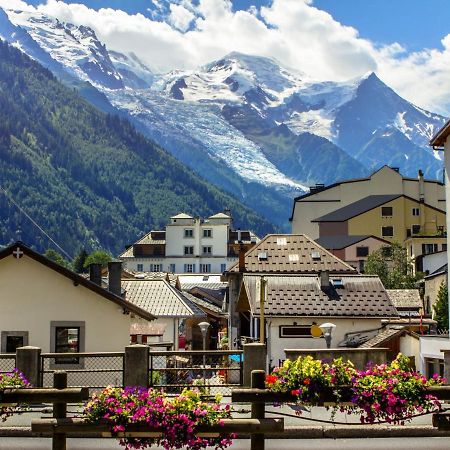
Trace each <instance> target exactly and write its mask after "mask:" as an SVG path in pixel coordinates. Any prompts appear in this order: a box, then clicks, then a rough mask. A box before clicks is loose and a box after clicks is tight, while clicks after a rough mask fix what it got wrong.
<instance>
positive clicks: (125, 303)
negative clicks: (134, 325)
mask: <svg viewBox="0 0 450 450" xmlns="http://www.w3.org/2000/svg"><path fill="white" fill-rule="evenodd" d="M18 250H19V251H22V252H23V253H24V254H25V255H27V256H28V257H30V258H32V259H34V260H35V261H37V262H39V263H41V264H43V265H44V266H47V267H48V268H49V269H51V270H54V271H55V272H58V273H59V274H61V275H63V276H65V277H66V278H69V279H71V280H72V281H73V283H74V284H75V285H78V284H79V285H81V286H84V287H85V288H87V289H89V290H91V291H92V292H95V293H96V294H98V295H100V296H101V297H103V298H105V299H106V300H109V301H111V302H113V303H115V304H117V305H119V306H121V307H122V308H123V309H124V310H127V311H130V312H132V313H134V314H136V315H137V316H139V317H142V318H143V319H146V320H154V319H155V318H156V317H155V316H154V315H152V314H151V313H150V312H149V311H147V310H146V309H142V308H140V307H139V306H138V305H135V304H133V303H132V302H130V301H129V300H128V299H126V300H125V299H124V298H122V297H119V296H118V295H115V294H113V293H112V292H110V291H108V290H107V289H105V288H103V287H101V286H99V285H97V284H95V283H93V282H92V281H90V280H89V279H88V278H85V277H84V276H82V275H80V274H78V273H76V272H73V271H72V270H70V269H67V268H66V267H63V266H60V265H59V264H57V263H55V262H54V261H52V260H51V259H48V258H46V257H45V256H44V255H41V254H40V253H38V252H36V251H34V250H32V249H31V248H29V247H27V246H26V245H25V244H24V243H23V242H20V241H18V242H15V243H14V244H12V245H10V246H9V247H6V248H5V249H3V250H2V251H0V259H3V258H7V257H8V256H11V257H13V256H14V255H13V252H16V251H18ZM49 289H51V287H50V286H49Z"/></svg>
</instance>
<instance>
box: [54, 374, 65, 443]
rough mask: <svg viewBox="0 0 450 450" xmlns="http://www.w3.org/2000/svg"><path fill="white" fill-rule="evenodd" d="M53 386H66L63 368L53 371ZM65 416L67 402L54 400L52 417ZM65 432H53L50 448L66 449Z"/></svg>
mask: <svg viewBox="0 0 450 450" xmlns="http://www.w3.org/2000/svg"><path fill="white" fill-rule="evenodd" d="M53 387H54V388H56V389H65V388H66V387H67V372H64V371H63V370H56V371H55V372H54V373H53ZM66 417H67V403H64V402H55V403H53V418H54V419H65V418H66ZM66 437H67V436H66V434H65V433H58V432H56V431H55V432H54V433H53V439H52V450H66V441H67V439H66Z"/></svg>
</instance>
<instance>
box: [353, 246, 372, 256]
mask: <svg viewBox="0 0 450 450" xmlns="http://www.w3.org/2000/svg"><path fill="white" fill-rule="evenodd" d="M363 249H364V251H365V253H366V254H365V255H360V254H359V251H360V250H363ZM368 256H369V246H368V245H360V246H358V247H356V257H357V258H367V257H368Z"/></svg>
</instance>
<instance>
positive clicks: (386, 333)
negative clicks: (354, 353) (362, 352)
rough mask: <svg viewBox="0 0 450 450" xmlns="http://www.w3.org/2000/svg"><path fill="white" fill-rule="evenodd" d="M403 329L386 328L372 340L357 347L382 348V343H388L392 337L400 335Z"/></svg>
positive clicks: (400, 327)
mask: <svg viewBox="0 0 450 450" xmlns="http://www.w3.org/2000/svg"><path fill="white" fill-rule="evenodd" d="M403 329H404V327H402V326H399V327H393V328H386V329H385V330H383V331H382V332H381V333H378V334H377V335H376V336H374V337H373V338H371V339H369V340H368V341H366V342H364V344H361V345H359V348H374V347H378V346H383V343H384V342H387V341H390V340H391V339H392V338H393V337H395V336H397V335H399V334H401V333H402V331H403Z"/></svg>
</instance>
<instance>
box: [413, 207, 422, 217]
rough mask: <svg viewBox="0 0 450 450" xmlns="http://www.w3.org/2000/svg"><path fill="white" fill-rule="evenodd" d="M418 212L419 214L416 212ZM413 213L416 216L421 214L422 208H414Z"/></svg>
mask: <svg viewBox="0 0 450 450" xmlns="http://www.w3.org/2000/svg"><path fill="white" fill-rule="evenodd" d="M416 213H417V214H416ZM412 215H413V216H414V217H418V216H420V208H412Z"/></svg>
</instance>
